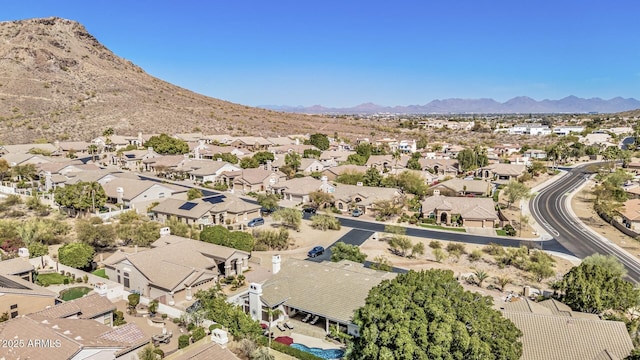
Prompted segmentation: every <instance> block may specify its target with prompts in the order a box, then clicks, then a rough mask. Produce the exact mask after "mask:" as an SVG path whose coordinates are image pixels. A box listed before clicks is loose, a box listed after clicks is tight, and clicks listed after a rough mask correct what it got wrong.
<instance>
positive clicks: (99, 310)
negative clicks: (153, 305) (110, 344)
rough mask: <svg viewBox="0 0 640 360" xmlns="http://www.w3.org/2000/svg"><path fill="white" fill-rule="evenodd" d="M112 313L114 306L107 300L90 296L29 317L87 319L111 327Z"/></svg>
mask: <svg viewBox="0 0 640 360" xmlns="http://www.w3.org/2000/svg"><path fill="white" fill-rule="evenodd" d="M114 311H116V304H114V303H112V302H111V300H109V298H107V297H106V296H101V295H99V294H92V295H87V296H83V297H81V298H78V299H75V300H70V301H65V302H62V303H59V304H57V305H55V306H52V307H49V308H46V309H44V310H40V311H38V312H35V313H33V314H31V315H34V316H38V317H41V318H46V319H87V320H94V321H97V322H98V323H100V324H104V325H108V326H113V312H114Z"/></svg>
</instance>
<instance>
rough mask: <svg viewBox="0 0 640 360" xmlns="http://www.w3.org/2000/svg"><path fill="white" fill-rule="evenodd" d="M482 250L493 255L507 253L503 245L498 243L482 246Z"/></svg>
mask: <svg viewBox="0 0 640 360" xmlns="http://www.w3.org/2000/svg"><path fill="white" fill-rule="evenodd" d="M482 251H484V252H486V253H487V254H489V255H492V256H502V255H504V253H505V251H504V248H503V247H502V245H498V244H496V243H489V244H487V245H485V247H483V248H482Z"/></svg>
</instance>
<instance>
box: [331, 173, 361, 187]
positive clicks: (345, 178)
mask: <svg viewBox="0 0 640 360" xmlns="http://www.w3.org/2000/svg"><path fill="white" fill-rule="evenodd" d="M336 182H337V183H340V184H347V185H356V184H357V183H359V182H362V183H364V173H361V172H359V171H345V172H343V173H342V174H340V175H338V176H336Z"/></svg>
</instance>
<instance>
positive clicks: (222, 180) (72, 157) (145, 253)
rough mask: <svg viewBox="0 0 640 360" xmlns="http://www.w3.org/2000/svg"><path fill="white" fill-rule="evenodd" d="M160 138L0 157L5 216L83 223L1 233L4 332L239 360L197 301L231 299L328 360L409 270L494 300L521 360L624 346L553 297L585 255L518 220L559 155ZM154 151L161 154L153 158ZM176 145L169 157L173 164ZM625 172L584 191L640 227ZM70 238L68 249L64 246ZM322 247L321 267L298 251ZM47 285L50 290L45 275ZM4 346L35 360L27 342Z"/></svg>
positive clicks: (280, 338) (273, 338)
mask: <svg viewBox="0 0 640 360" xmlns="http://www.w3.org/2000/svg"><path fill="white" fill-rule="evenodd" d="M524 128H526V129H529V130H531V129H535V128H534V127H531V126H529V127H523V129H524ZM564 129H565V130H566V131H567V133H566V134H565V133H564V132H562V131H561V130H558V131H555V130H554V131H553V133H555V134H558V135H560V134H562V136H565V137H564V138H563V139H566V138H568V137H569V136H573V135H572V134H574V133H577V132H579V131H578V130H577V129H576V128H575V127H566V128H564ZM529 130H528V131H529ZM574 130H575V131H574ZM529 132H531V131H529ZM106 133H110V132H106ZM522 133H523V134H527V135H530V136H540V135H537V134H535V133H528V132H524V130H523V132H522ZM542 136H545V135H542ZM546 136H551V135H546ZM160 138H161V136H160V135H153V134H148V135H145V134H143V133H140V134H138V136H135V137H118V136H116V135H108V136H103V137H98V138H96V139H93V140H91V141H88V142H87V143H86V144H84V143H83V144H79V143H74V144H62V145H61V144H59V143H56V144H25V145H20V146H2V147H0V151H1V153H2V157H1V158H0V163H6V171H5V173H4V176H3V183H2V188H1V189H0V190H1V191H2V201H5V202H7V201H10V202H11V203H12V204H14V205H3V206H4V207H2V209H9V208H10V207H11V206H28V207H25V209H26V211H28V212H30V213H32V212H33V213H37V212H39V213H41V214H43V215H42V216H44V217H45V218H48V217H51V216H52V215H55V214H57V215H55V216H56V218H57V219H58V220H55V221H62V222H65V223H70V224H76V225H72V226H70V225H65V226H67V228H66V230H62V231H61V232H60V237H59V239H60V240H57V239H56V238H51V239H48V240H43V239H44V238H42V236H43V235H39V234H40V233H38V232H37V231H38V230H20V231H21V232H19V233H18V234H22V233H24V231H34V232H33V235H31V237H21V239H22V242H21V243H19V244H17V245H10V244H9V243H8V242H7V241H4V240H3V241H4V243H3V244H2V245H3V246H2V247H1V248H2V254H3V260H2V261H0V293H1V294H2V296H1V297H0V298H1V300H2V301H1V302H0V314H2V313H4V314H5V315H4V316H5V317H6V320H5V321H4V322H2V323H0V334H2V337H3V338H9V334H17V335H12V336H14V337H15V336H18V337H22V338H24V339H25V340H26V339H27V338H30V337H33V335H30V334H40V336H42V337H46V338H47V339H50V340H51V341H52V342H53V344H55V346H56V350H55V351H56V355H55V356H59V358H61V359H62V358H72V357H73V358H74V359H90V358H96V356H101V357H102V358H113V359H137V358H139V355H138V354H139V353H140V352H142V351H144V350H145V349H146V347H147V346H150V347H149V349H150V351H151V350H153V351H155V353H156V354H157V355H158V356H165V357H166V358H175V359H182V358H185V359H186V358H203V359H204V358H207V356H213V357H215V358H221V359H227V358H228V359H239V358H246V357H243V355H242V351H241V350H240V348H239V345H237V342H238V341H239V340H238V332H239V331H256V330H248V329H249V328H236V327H235V326H237V325H233V324H232V323H231V322H228V320H225V319H222V318H219V317H218V318H216V315H213V313H212V312H209V311H207V310H206V308H205V307H204V306H206V305H205V304H207V303H209V302H211V301H217V300H215V299H224V302H225V303H226V304H227V305H225V306H229V310H227V311H232V310H231V309H239V310H233V311H240V312H241V313H242V314H244V315H242V316H247V321H255V322H256V324H259V326H258V327H257V328H258V329H259V333H260V334H261V336H263V337H264V338H265V339H269V341H270V342H271V343H278V344H281V345H277V346H276V347H274V350H275V351H276V353H278V352H283V351H284V353H286V354H289V355H291V356H294V357H295V356H296V355H295V354H296V352H295V351H304V350H287V349H283V346H284V347H287V345H290V343H289V342H290V341H291V342H294V343H298V344H303V345H304V346H306V347H308V348H312V347H315V348H320V349H324V350H323V351H326V352H327V353H326V354H325V355H327V356H335V357H336V358H339V357H341V356H343V354H344V352H345V351H347V348H348V347H349V346H351V345H349V344H350V343H357V341H358V340H357V339H360V338H361V337H362V336H363V333H362V332H363V329H362V328H361V326H362V323H361V322H360V320H358V319H359V317H358V316H360V315H357V316H356V315H355V314H360V311H362V310H361V309H363V308H366V306H368V305H367V304H368V302H369V301H370V300H369V298H368V295H369V294H370V292H371V291H374V289H377V288H378V287H380V286H382V285H383V284H387V283H389V282H394V281H401V280H402V279H403V278H404V276H406V274H407V272H408V271H411V270H413V271H420V270H422V271H425V270H426V269H430V268H434V269H437V270H435V271H439V270H443V269H448V271H454V272H453V274H455V281H456V283H458V284H460V285H461V286H462V287H463V288H464V289H465V291H480V293H481V294H483V296H487V297H488V298H491V299H492V304H493V309H494V310H491V311H498V312H497V313H496V314H497V316H502V317H504V318H506V319H509V320H510V321H512V322H513V324H515V326H516V327H517V328H518V329H519V331H521V333H522V335H521V341H522V348H521V353H522V355H521V358H522V359H533V358H539V357H541V356H542V357H545V358H557V357H554V356H555V355H552V354H556V353H558V352H557V351H553V352H549V351H548V349H549V348H548V347H547V346H545V344H549V343H554V344H557V345H556V346H560V344H563V346H565V347H564V348H565V349H566V351H565V352H564V353H562V354H564V355H562V356H563V358H568V359H571V358H585V359H591V358H592V359H595V358H598V356H604V355H603V354H606V356H609V358H612V359H622V358H624V356H625V355H626V354H628V353H629V352H630V351H631V350H632V349H633V348H634V346H633V341H632V337H631V335H630V334H628V333H627V332H626V330H625V329H626V328H625V326H624V323H623V322H621V321H620V319H612V318H605V317H603V316H602V315H601V314H597V313H593V312H588V311H587V313H583V312H580V311H574V310H573V308H571V307H570V306H569V305H567V304H564V303H562V302H561V300H563V299H566V297H558V296H555V295H554V294H553V292H551V287H550V286H549V285H548V284H549V283H550V281H552V279H554V278H555V279H558V278H561V277H562V276H563V272H566V271H569V270H570V269H572V268H575V266H576V265H578V264H580V259H578V258H577V257H575V256H573V255H570V254H571V253H570V252H569V251H567V252H566V253H561V252H557V251H555V250H554V251H549V252H545V251H543V250H544V247H545V245H544V242H540V241H538V240H539V239H541V238H543V236H542V235H541V232H542V231H544V229H541V228H540V226H539V225H538V224H536V223H534V222H533V221H532V219H531V218H530V217H529V215H527V214H528V210H527V212H526V213H524V212H523V210H524V207H525V206H527V204H528V201H530V200H529V199H531V196H532V195H531V194H532V192H533V190H532V189H533V188H540V187H541V186H544V185H545V184H548V183H552V182H553V181H554V180H555V179H556V178H558V176H560V175H562V173H561V172H559V171H558V170H556V167H557V164H558V163H559V162H561V163H562V164H567V163H568V162H569V161H571V158H570V157H569V156H568V154H569V151H565V152H564V153H559V152H555V153H554V151H556V150H554V149H553V148H551V147H545V148H541V149H532V148H530V147H522V146H519V145H516V144H501V145H496V146H493V147H491V148H483V149H480V150H479V149H478V148H475V149H471V148H468V147H464V146H459V145H456V144H435V145H433V146H429V145H427V147H424V148H419V147H418V146H417V142H416V141H415V140H396V139H391V138H382V139H378V140H372V141H368V139H367V140H364V139H361V140H360V141H359V144H358V145H356V146H347V145H346V144H345V143H344V141H343V140H339V139H337V138H330V137H328V136H326V135H323V134H314V135H313V136H304V135H296V136H287V137H285V136H283V137H277V138H262V137H256V136H253V137H239V138H236V137H233V136H231V135H224V134H220V135H205V134H202V133H194V134H174V135H172V136H166V135H162V138H163V139H164V140H162V141H164V143H163V142H157V141H158V139H160ZM585 138H586V137H585ZM312 139H314V141H318V139H321V141H320V142H317V143H312V142H311V140H312ZM148 141H150V142H152V143H154V145H156V146H155V147H153V148H152V147H150V146H148V147H145V144H146V143H147V142H148ZM585 141H587V142H586V144H590V143H592V141H593V140H585ZM561 142H562V141H561ZM107 143H108V146H107ZM169 143H170V144H172V146H173V147H174V148H179V149H181V150H179V151H178V152H177V153H172V152H168V153H167V152H166V150H164V146H165V145H167V144H169ZM87 144H89V145H87ZM90 144H93V145H95V148H92V149H93V150H88V149H89V146H91V145H90ZM575 144H585V143H583V142H582V140H579V141H578V142H576V143H569V144H566V145H565V146H567V147H571V146H585V145H575ZM84 145H86V146H84ZM70 149H73V150H74V151H72V152H71V153H70ZM606 149H607V148H604V149H603V150H601V151H603V152H604V150H606ZM172 151H173V150H172ZM34 153H35V154H37V155H34ZM550 153H551V155H550ZM45 154H46V155H45ZM468 154H471V155H470V156H471V157H469V156H468ZM606 156H608V157H609V158H611V156H618V155H610V154H609V155H606ZM550 157H552V160H550V159H549V158H550ZM576 158H579V157H576ZM600 159H602V158H601V157H600V158H598V157H594V159H590V158H584V159H579V160H578V162H577V163H576V164H577V165H582V164H590V163H591V162H593V161H594V160H595V161H601V160H600ZM634 164H635V162H633V159H630V160H629V161H627V162H626V163H625V165H624V168H622V167H617V168H616V169H613V168H612V169H611V170H610V172H609V173H605V172H602V171H601V172H600V173H599V174H596V175H597V179H598V180H597V181H598V182H599V183H600V184H601V185H597V186H601V187H603V188H602V189H600V190H599V189H595V190H594V191H595V193H598V191H600V192H601V193H602V194H604V193H606V192H607V191H611V186H619V187H620V191H621V192H623V194H621V195H620V196H619V198H617V199H609V198H607V199H606V200H605V199H603V200H602V201H601V202H599V203H596V208H597V209H600V210H599V211H601V212H602V213H603V215H602V216H604V217H607V216H609V217H607V219H610V218H611V219H614V221H615V222H616V224H619V225H617V226H618V227H620V228H622V229H623V230H624V231H626V232H635V231H637V229H638V228H640V225H638V224H640V220H638V219H639V218H640V217H639V216H638V215H634V212H638V211H637V209H636V208H637V207H638V204H636V203H635V202H634V201H637V200H638V199H637V198H638V196H637V195H635V192H636V191H635V190H637V189H639V188H640V185H638V182H637V181H638V180H637V175H636V173H635V169H636V167H634ZM616 184H617V185H616ZM605 186H607V187H606V188H604V187H605ZM627 194H628V195H627ZM622 195H624V197H623V196H622ZM623 198H626V199H627V200H625V201H622V202H620V205H619V206H618V205H614V204H612V203H611V202H612V201H620V200H622V199H623ZM7 204H9V203H7ZM20 204H27V205H20ZM598 206H599V208H598ZM610 209H619V210H616V211H617V212H611V210H610ZM3 211H7V210H3ZM16 211H17V210H13V212H14V213H13V215H11V213H8V212H6V213H5V215H4V218H5V219H10V218H11V217H15V216H16V215H15V212H16ZM44 214H46V215H44ZM49 214H51V215H49ZM25 215H26V214H25ZM19 216H22V215H19ZM2 221H5V220H2ZM7 221H9V220H7ZM34 221H35V220H34ZM52 221H53V220H52ZM353 221H356V222H355V223H353ZM341 223H342V226H341V225H340V224H341ZM82 224H87V225H82ZM336 224H337V225H336ZM21 226H22V225H21ZM33 226H44V225H33ZM23 228H24V229H27V228H26V227H21V228H20V229H23ZM72 228H73V234H74V235H73V237H71V238H69V237H68V236H67V235H64V234H70V233H71V229H72ZM92 229H95V231H93V230H92ZM331 229H334V230H331ZM381 229H383V230H381ZM418 230H430V231H431V233H429V235H426V234H427V233H425V234H422V233H421V232H418ZM410 231H412V233H411V234H412V235H408V233H409V232H410ZM461 233H463V234H464V236H463V235H460V236H462V237H452V236H451V235H448V234H461ZM405 234H407V235H405ZM439 234H441V235H439ZM19 236H22V235H19ZM465 236H466V237H465ZM474 236H480V237H488V238H487V240H478V239H479V238H474ZM74 237H75V238H74ZM41 238H42V239H41ZM81 239H82V240H81ZM489 239H496V240H489ZM497 239H501V240H500V241H501V244H503V245H497V244H496V243H494V241H498V240H497ZM45 241H46V242H45ZM522 241H524V242H522ZM536 241H537V243H538V244H540V246H537V245H535V244H536ZM407 242H408V245H403V244H404V243H407ZM74 244H77V245H78V246H79V247H80V246H84V247H85V248H86V247H88V248H89V249H90V251H91V252H90V253H89V257H85V258H83V260H82V264H80V263H76V262H75V261H76V260H77V259H78V257H81V256H86V255H80V252H77V253H73V255H67V254H66V252H65V249H66V248H67V247H69V246H70V245H74ZM339 244H340V245H339ZM443 244H444V245H443ZM519 244H531V245H522V246H523V247H520V245H519ZM11 246H14V247H11ZM16 246H17V247H16ZM314 246H315V247H316V248H318V247H319V248H321V250H322V251H320V252H319V254H320V255H319V257H316V255H315V254H314V256H313V257H311V256H310V255H309V256H310V257H307V251H310V249H311V248H313V247H314ZM467 246H469V247H471V248H470V249H466V247H467ZM496 246H497V248H496ZM502 246H504V248H503V247H502ZM343 247H346V248H345V249H347V248H348V249H350V250H348V251H353V252H355V253H354V254H355V255H347V253H344V254H343V253H342V251H346V250H343ZM527 247H529V250H526V249H527ZM43 249H44V250H43ZM70 249H71V248H70ZM498 249H499V250H498ZM504 249H506V250H504ZM523 249H524V250H523ZM13 251H15V252H13ZM69 251H71V250H69ZM73 251H80V250H79V249H78V250H75V249H74V250H73ZM325 253H326V255H325ZM357 254H362V257H358V255H357ZM541 254H544V255H541ZM69 256H71V258H70V257H69ZM343 256H344V257H343ZM365 258H366V259H367V261H366V262H365V261H363V259H365ZM507 258H508V259H510V260H507ZM523 259H526V260H523ZM523 261H524V262H523ZM74 264H75V265H74ZM497 264H499V266H497ZM526 264H537V265H536V266H533V265H526ZM489 274H492V275H489ZM525 274H533V275H525ZM55 277H59V278H60V279H62V280H50V279H49V278H51V279H53V278H55ZM492 278H493V279H495V280H491V281H490V284H489V285H487V286H483V282H484V281H489V280H487V279H492ZM50 281H53V282H51V283H50ZM75 284H78V285H75ZM76 291H77V292H78V293H79V295H74V296H77V297H74V298H73V299H71V300H68V298H67V295H66V294H67V293H68V292H71V293H74V292H76ZM541 299H544V300H543V301H541V302H537V301H538V300H541ZM523 304H524V305H526V306H522V305H523ZM217 316H219V315H217ZM238 316H239V315H238ZM565 318H572V319H571V320H569V321H570V322H567V320H566V319H565ZM574 318H575V319H574ZM256 326H257V325H256ZM195 329H202V330H198V331H196V330H195ZM550 329H554V331H556V332H557V334H556V333H550ZM563 329H564V330H563ZM574 329H580V330H575V331H574ZM591 329H603V330H602V331H596V330H591ZM367 331H368V330H367ZM560 333H562V334H563V335H562V336H560V335H558V334H560ZM604 333H607V334H614V333H615V336H613V335H611V336H606V337H605V336H601V335H599V334H604ZM75 334H78V335H75ZM551 334H556V335H551ZM234 339H235V340H234ZM192 342H193V344H191V343H192ZM238 344H239V343H238ZM282 344H284V345H282ZM284 353H283V354H284ZM9 354H10V356H11V357H10V358H28V357H35V356H39V355H38V354H39V353H38V351H37V349H33V348H29V349H27V348H13V349H12V350H11V352H10V353H9ZM72 354H75V355H72ZM328 354H332V355H328ZM278 356H279V355H278ZM283 356H284V355H283ZM323 356H324V355H323Z"/></svg>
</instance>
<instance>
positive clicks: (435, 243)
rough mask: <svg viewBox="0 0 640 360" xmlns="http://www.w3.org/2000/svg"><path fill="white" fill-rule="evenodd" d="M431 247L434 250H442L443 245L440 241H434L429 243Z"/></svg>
mask: <svg viewBox="0 0 640 360" xmlns="http://www.w3.org/2000/svg"><path fill="white" fill-rule="evenodd" d="M429 247H430V248H432V249H442V243H441V242H440V241H438V240H432V241H431V242H430V243H429Z"/></svg>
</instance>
